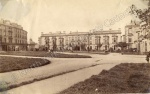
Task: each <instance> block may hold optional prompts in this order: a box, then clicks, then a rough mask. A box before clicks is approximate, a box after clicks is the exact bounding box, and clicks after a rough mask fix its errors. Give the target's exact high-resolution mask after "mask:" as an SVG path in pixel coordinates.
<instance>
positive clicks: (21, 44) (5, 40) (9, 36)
mask: <svg viewBox="0 0 150 94" xmlns="http://www.w3.org/2000/svg"><path fill="white" fill-rule="evenodd" d="M0 50H4V51H18V50H27V31H25V30H23V27H22V26H20V25H18V24H16V23H11V22H10V21H8V20H3V19H0Z"/></svg>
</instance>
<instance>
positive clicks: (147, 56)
mask: <svg viewBox="0 0 150 94" xmlns="http://www.w3.org/2000/svg"><path fill="white" fill-rule="evenodd" d="M149 58H150V51H149V52H148V54H147V55H146V61H147V62H148V63H149Z"/></svg>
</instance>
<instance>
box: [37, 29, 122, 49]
mask: <svg viewBox="0 0 150 94" xmlns="http://www.w3.org/2000/svg"><path fill="white" fill-rule="evenodd" d="M120 41H121V30H120V29H119V30H106V31H104V30H103V31H95V30H94V31H92V32H70V33H65V32H59V33H51V32H50V33H48V34H44V33H41V36H40V37H39V45H40V47H43V48H46V49H54V50H80V51H81V50H109V49H110V48H111V49H113V50H117V49H118V47H116V45H117V43H119V42H120Z"/></svg>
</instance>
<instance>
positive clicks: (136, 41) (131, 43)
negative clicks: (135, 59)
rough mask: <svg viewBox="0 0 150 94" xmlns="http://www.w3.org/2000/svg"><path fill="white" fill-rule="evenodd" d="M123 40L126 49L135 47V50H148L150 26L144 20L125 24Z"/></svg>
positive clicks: (142, 51) (149, 48)
mask: <svg viewBox="0 0 150 94" xmlns="http://www.w3.org/2000/svg"><path fill="white" fill-rule="evenodd" d="M125 42H126V43H127V44H128V49H137V52H140V53H144V52H148V51H150V26H149V25H147V24H146V23H145V22H142V23H137V22H135V21H131V24H129V25H126V26H125Z"/></svg>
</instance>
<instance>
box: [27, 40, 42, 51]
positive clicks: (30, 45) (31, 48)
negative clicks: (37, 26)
mask: <svg viewBox="0 0 150 94" xmlns="http://www.w3.org/2000/svg"><path fill="white" fill-rule="evenodd" d="M36 50H39V45H38V44H37V43H35V42H34V41H33V40H32V39H30V40H29V43H28V51H36Z"/></svg>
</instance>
